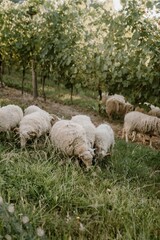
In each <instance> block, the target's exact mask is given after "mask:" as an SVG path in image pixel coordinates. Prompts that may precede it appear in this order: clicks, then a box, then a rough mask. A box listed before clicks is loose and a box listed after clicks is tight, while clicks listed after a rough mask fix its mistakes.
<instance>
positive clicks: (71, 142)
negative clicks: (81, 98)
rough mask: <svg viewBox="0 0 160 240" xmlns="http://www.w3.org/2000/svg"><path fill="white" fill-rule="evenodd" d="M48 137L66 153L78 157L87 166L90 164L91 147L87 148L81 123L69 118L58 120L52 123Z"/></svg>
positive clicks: (91, 156) (91, 158) (92, 154)
mask: <svg viewBox="0 0 160 240" xmlns="http://www.w3.org/2000/svg"><path fill="white" fill-rule="evenodd" d="M50 139H51V142H52V143H53V145H54V146H55V147H56V148H57V149H59V150H60V151H62V152H63V153H65V154H66V155H68V156H76V157H78V158H79V159H81V160H82V161H83V162H84V164H85V165H86V167H87V168H88V167H90V166H91V165H92V160H93V156H94V153H93V149H90V148H89V146H88V143H87V137H86V132H85V130H84V128H83V127H82V126H81V125H79V124H77V123H75V122H73V121H71V120H60V121H58V122H56V123H55V124H54V125H53V127H52V129H51V131H50Z"/></svg>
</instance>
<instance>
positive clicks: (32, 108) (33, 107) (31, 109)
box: [24, 105, 43, 116]
mask: <svg viewBox="0 0 160 240" xmlns="http://www.w3.org/2000/svg"><path fill="white" fill-rule="evenodd" d="M37 111H43V110H42V109H41V108H40V107H38V106H36V105H30V106H29V107H27V108H25V110H24V116H25V115H28V114H31V113H33V112H37Z"/></svg>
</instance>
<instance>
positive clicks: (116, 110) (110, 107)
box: [106, 97, 133, 120]
mask: <svg viewBox="0 0 160 240" xmlns="http://www.w3.org/2000/svg"><path fill="white" fill-rule="evenodd" d="M132 110H133V105H132V104H130V103H129V102H125V100H124V99H121V98H119V99H118V98H115V97H110V98H108V99H107V101H106V113H107V115H108V118H109V120H112V117H113V116H114V115H117V116H124V115H125V114H126V113H128V112H130V111H132Z"/></svg>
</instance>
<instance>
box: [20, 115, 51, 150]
mask: <svg viewBox="0 0 160 240" xmlns="http://www.w3.org/2000/svg"><path fill="white" fill-rule="evenodd" d="M53 120H55V119H53V117H52V116H51V115H50V114H49V113H47V112H45V111H37V112H33V113H30V114H28V115H26V116H24V117H23V118H22V120H21V121H20V124H19V135H20V141H21V147H25V145H26V143H27V141H28V140H30V139H33V138H36V139H37V138H39V137H40V136H42V135H45V134H47V133H49V131H50V129H51V127H52V123H53Z"/></svg>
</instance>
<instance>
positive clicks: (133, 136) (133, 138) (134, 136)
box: [132, 131, 136, 142]
mask: <svg viewBox="0 0 160 240" xmlns="http://www.w3.org/2000/svg"><path fill="white" fill-rule="evenodd" d="M135 139H136V132H135V131H133V132H132V142H134V141H135Z"/></svg>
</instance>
